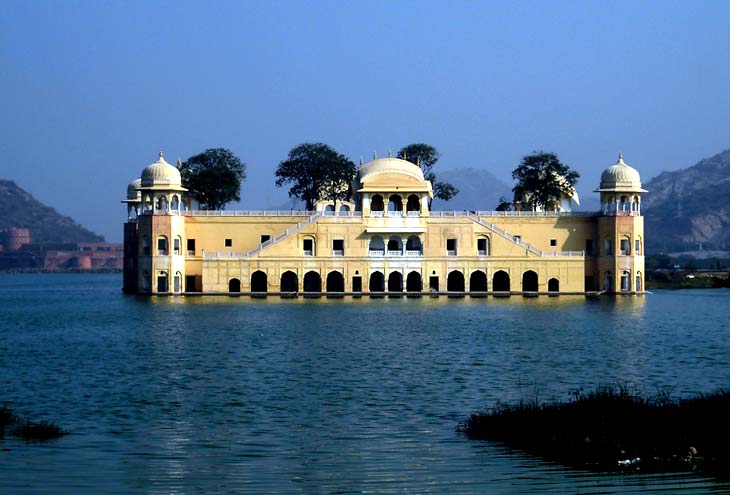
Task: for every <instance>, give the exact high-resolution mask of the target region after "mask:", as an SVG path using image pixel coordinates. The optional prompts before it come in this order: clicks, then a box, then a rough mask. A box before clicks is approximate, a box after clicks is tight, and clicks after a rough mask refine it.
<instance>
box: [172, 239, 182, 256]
mask: <svg viewBox="0 0 730 495" xmlns="http://www.w3.org/2000/svg"><path fill="white" fill-rule="evenodd" d="M172 250H173V251H174V252H175V254H180V239H177V238H175V239H173V240H172Z"/></svg>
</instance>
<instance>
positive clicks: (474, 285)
mask: <svg viewBox="0 0 730 495" xmlns="http://www.w3.org/2000/svg"><path fill="white" fill-rule="evenodd" d="M469 292H487V274H486V273H484V272H483V271H481V270H474V271H473V272H472V273H471V276H470V277H469Z"/></svg>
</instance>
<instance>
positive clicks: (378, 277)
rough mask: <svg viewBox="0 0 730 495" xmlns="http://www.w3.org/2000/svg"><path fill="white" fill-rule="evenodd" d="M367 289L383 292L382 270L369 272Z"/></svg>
mask: <svg viewBox="0 0 730 495" xmlns="http://www.w3.org/2000/svg"><path fill="white" fill-rule="evenodd" d="M368 290H369V291H370V292H385V275H383V272H373V273H371V274H370V284H369V285H368Z"/></svg>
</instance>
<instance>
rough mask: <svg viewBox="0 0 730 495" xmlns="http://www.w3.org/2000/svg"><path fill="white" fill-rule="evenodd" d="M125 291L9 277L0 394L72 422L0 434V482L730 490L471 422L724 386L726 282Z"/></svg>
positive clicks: (1, 327) (1, 330)
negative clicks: (320, 295)
mask: <svg viewBox="0 0 730 495" xmlns="http://www.w3.org/2000/svg"><path fill="white" fill-rule="evenodd" d="M120 286H121V277H120V276H117V275H4V276H0V383H2V391H1V392H0V404H2V405H6V406H9V407H11V408H13V409H15V410H16V411H17V412H19V413H22V414H23V415H26V416H28V417H30V418H32V419H35V420H51V421H54V422H56V423H58V424H60V425H61V426H63V427H64V428H65V429H68V430H70V431H71V432H72V435H70V436H67V437H64V438H62V439H60V440H57V441H53V442H49V443H46V444H26V443H24V442H22V441H18V440H14V439H5V440H0V449H2V451H0V493H3V494H4V493H13V494H14V493H19V494H22V493H150V494H157V493H160V494H163V493H164V494H170V493H230V492H236V493H384V494H386V493H487V492H488V493H526V492H540V493H635V492H637V491H658V492H662V491H664V492H666V493H676V492H681V493H730V485H727V484H723V483H721V482H718V481H716V480H713V479H708V478H704V477H702V476H699V475H692V474H679V475H643V474H635V475H599V474H594V473H588V472H583V471H577V470H572V469H566V468H563V467H561V466H559V465H554V464H549V463H545V462H541V461H540V460H537V459H534V458H531V457H529V456H526V455H523V454H521V453H518V452H510V451H508V450H507V449H505V448H503V447H501V446H499V445H497V444H493V443H489V442H475V441H469V440H467V439H465V438H464V437H462V436H460V435H458V434H457V433H455V431H454V428H455V426H456V424H457V423H458V422H459V421H460V420H461V419H463V417H464V416H465V415H467V414H468V413H470V412H472V411H474V410H476V409H480V408H484V407H486V406H489V405H493V404H494V403H495V402H496V401H498V400H502V401H511V400H516V399H521V398H532V397H534V396H535V395H538V396H539V397H540V398H545V399H550V398H558V399H568V398H569V393H570V392H571V391H572V390H575V389H577V388H579V387H584V388H586V389H590V388H592V387H594V386H595V385H599V384H615V383H622V384H628V385H632V384H633V385H638V386H641V387H643V388H644V389H645V390H646V391H647V392H650V393H652V392H655V391H658V390H666V389H669V390H670V391H671V392H672V393H674V394H676V395H688V394H693V393H697V392H705V391H710V390H714V389H716V388H719V387H728V386H729V385H730V366H729V364H730V324H728V318H727V314H728V309H730V291H727V290H715V291H681V292H657V293H655V294H651V295H647V296H645V297H634V298H631V297H624V298H617V299H609V298H604V299H595V300H591V299H584V298H582V297H560V298H548V297H540V298H537V299H523V298H521V297H512V298H509V299H494V298H490V299H482V300H470V299H457V300H453V299H446V298H441V299H428V298H427V299H421V300H408V299H390V300H388V299H385V300H369V299H362V300H349V299H345V300H327V299H322V300H285V301H281V300H279V299H278V298H269V299H268V300H250V299H247V298H229V297H219V298H214V297H206V298H200V297H199V298H141V297H131V296H123V295H122V294H121V291H120V289H119V288H120Z"/></svg>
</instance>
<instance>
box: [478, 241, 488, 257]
mask: <svg viewBox="0 0 730 495" xmlns="http://www.w3.org/2000/svg"><path fill="white" fill-rule="evenodd" d="M488 254H489V252H488V250H487V240H486V239H477V255H478V256H487V255H488Z"/></svg>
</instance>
